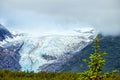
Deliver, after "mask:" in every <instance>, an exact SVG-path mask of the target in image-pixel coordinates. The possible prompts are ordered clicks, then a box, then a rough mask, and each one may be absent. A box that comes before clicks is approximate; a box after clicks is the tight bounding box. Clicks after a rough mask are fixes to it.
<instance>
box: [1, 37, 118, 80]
mask: <svg viewBox="0 0 120 80" xmlns="http://www.w3.org/2000/svg"><path fill="white" fill-rule="evenodd" d="M93 47H94V53H92V54H90V56H89V58H88V59H84V61H85V62H86V63H87V64H88V70H87V71H83V72H80V73H72V72H54V73H51V72H38V73H34V72H22V71H10V70H0V80H120V75H119V74H118V71H117V70H113V71H112V72H106V73H105V72H104V71H103V66H104V63H105V62H106V60H105V58H104V57H105V56H106V52H100V46H99V39H98V38H96V39H95V44H94V46H93Z"/></svg>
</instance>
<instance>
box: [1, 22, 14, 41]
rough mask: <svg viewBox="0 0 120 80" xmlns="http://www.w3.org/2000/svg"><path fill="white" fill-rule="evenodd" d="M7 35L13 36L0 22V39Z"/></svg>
mask: <svg viewBox="0 0 120 80" xmlns="http://www.w3.org/2000/svg"><path fill="white" fill-rule="evenodd" d="M7 37H8V38H13V35H12V34H11V33H10V32H9V31H8V30H7V29H6V28H5V27H4V26H3V25H1V24H0V41H3V40H5V39H6V38H7Z"/></svg>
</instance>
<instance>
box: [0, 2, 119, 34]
mask: <svg viewBox="0 0 120 80" xmlns="http://www.w3.org/2000/svg"><path fill="white" fill-rule="evenodd" d="M119 4H120V0H0V23H1V24H4V25H5V26H7V27H8V28H10V29H18V30H21V31H24V32H30V33H35V32H37V33H41V32H59V31H62V30H69V29H74V28H83V27H94V28H95V29H96V30H98V31H99V32H100V33H102V34H104V35H119V34H120V5H119Z"/></svg>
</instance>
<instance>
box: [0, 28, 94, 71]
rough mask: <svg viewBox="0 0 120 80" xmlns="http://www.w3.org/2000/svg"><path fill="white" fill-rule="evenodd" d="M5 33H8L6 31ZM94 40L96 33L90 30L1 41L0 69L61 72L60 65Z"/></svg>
mask: <svg viewBox="0 0 120 80" xmlns="http://www.w3.org/2000/svg"><path fill="white" fill-rule="evenodd" d="M2 29H5V28H2ZM2 29H1V30H2ZM5 31H7V32H8V30H7V29H5ZM79 31H81V32H79ZM3 32H4V31H3ZM4 33H6V32H4ZM9 33H10V32H9ZM13 35H16V34H13ZM5 36H6V35H5ZM95 37H96V33H95V30H94V29H92V28H91V29H88V30H77V31H76V30H71V31H66V32H64V34H63V33H60V34H48V35H40V36H39V37H32V36H28V35H27V36H26V35H22V36H19V35H18V34H17V35H16V36H14V37H13V38H12V39H11V38H10V39H3V41H2V42H0V43H1V44H0V69H10V70H22V71H35V72H38V71H51V72H54V71H58V70H59V69H61V70H60V71H62V68H61V67H62V65H63V64H65V63H66V62H67V61H69V60H71V58H72V57H73V56H74V55H75V54H76V53H77V52H78V51H80V50H82V49H83V48H84V47H86V46H87V45H88V44H90V43H91V42H92V41H93V39H94V38H95ZM4 41H7V42H4Z"/></svg>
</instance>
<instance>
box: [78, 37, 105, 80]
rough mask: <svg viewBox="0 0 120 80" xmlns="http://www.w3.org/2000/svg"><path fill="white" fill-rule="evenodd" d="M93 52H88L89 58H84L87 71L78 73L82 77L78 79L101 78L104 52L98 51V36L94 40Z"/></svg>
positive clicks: (92, 79) (94, 79) (95, 79)
mask: <svg viewBox="0 0 120 80" xmlns="http://www.w3.org/2000/svg"><path fill="white" fill-rule="evenodd" d="M93 48H94V53H92V54H90V57H89V60H87V59H84V61H85V62H86V63H87V64H88V68H89V70H88V71H84V72H83V73H80V74H81V75H82V77H83V76H84V77H83V78H84V79H83V78H80V80H101V79H102V77H103V76H101V75H102V67H103V65H104V63H105V59H104V56H105V55H106V52H102V53H100V46H99V38H98V37H97V38H96V39H95V42H94V46H93Z"/></svg>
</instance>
